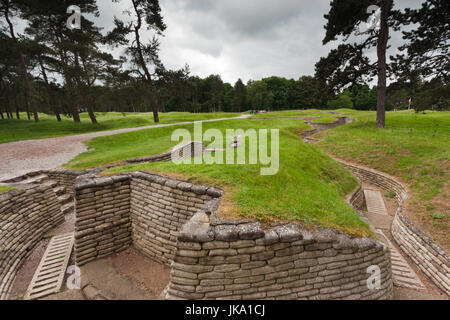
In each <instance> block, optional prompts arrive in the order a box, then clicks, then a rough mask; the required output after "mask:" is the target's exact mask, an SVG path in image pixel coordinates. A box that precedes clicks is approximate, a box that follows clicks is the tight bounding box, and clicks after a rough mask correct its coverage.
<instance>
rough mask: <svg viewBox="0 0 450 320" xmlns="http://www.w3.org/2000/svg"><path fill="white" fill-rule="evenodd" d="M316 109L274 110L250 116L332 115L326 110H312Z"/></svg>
mask: <svg viewBox="0 0 450 320" xmlns="http://www.w3.org/2000/svg"><path fill="white" fill-rule="evenodd" d="M314 111H317V110H308V111H307V110H301V111H275V112H267V113H258V114H254V115H252V118H279V117H319V116H332V115H333V114H332V113H327V111H323V113H321V112H314Z"/></svg>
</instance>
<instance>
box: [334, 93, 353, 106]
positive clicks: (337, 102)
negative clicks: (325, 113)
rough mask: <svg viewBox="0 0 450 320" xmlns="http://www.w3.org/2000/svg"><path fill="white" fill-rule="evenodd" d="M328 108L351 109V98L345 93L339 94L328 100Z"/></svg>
mask: <svg viewBox="0 0 450 320" xmlns="http://www.w3.org/2000/svg"><path fill="white" fill-rule="evenodd" d="M328 108H330V109H342V108H348V109H353V102H352V99H351V98H350V97H349V96H347V95H340V96H338V97H337V99H334V100H330V101H328Z"/></svg>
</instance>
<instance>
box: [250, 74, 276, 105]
mask: <svg viewBox="0 0 450 320" xmlns="http://www.w3.org/2000/svg"><path fill="white" fill-rule="evenodd" d="M247 100H248V101H249V102H250V104H251V105H250V107H251V108H252V109H271V108H272V106H273V102H274V94H273V93H272V92H271V91H270V90H269V89H268V87H267V83H266V82H264V81H262V80H261V81H249V83H248V84H247Z"/></svg>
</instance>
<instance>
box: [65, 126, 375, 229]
mask: <svg viewBox="0 0 450 320" xmlns="http://www.w3.org/2000/svg"><path fill="white" fill-rule="evenodd" d="M182 127H183V128H186V129H188V130H190V131H192V130H193V126H192V125H188V126H182ZM209 128H215V129H218V130H220V131H221V132H223V133H225V132H226V131H225V130H226V129H237V128H241V129H243V130H247V129H250V128H255V129H263V128H279V129H280V166H279V171H278V173H277V174H276V175H273V176H262V175H260V168H261V165H260V164H254V165H253V164H248V161H246V163H247V164H242V165H241V164H233V165H219V164H202V165H195V164H181V165H176V164H174V163H172V162H164V163H146V164H138V165H127V166H124V167H118V168H114V169H111V170H109V171H108V173H118V172H128V171H137V170H150V171H157V172H161V173H166V174H167V173H169V174H176V175H177V176H180V177H183V178H185V179H191V180H197V181H203V182H206V183H209V184H212V185H219V186H221V187H222V188H224V189H225V190H226V191H227V198H226V199H225V200H224V203H227V208H226V210H229V211H227V212H228V213H230V212H231V213H232V214H235V213H237V214H239V215H240V216H244V217H252V218H257V219H259V220H261V221H266V222H272V221H274V220H278V219H282V220H296V221H301V222H303V224H304V225H305V226H306V227H312V226H322V227H324V226H327V227H334V228H337V229H340V230H343V231H346V232H349V233H352V234H357V235H371V232H370V229H369V227H368V225H367V224H366V223H365V222H363V221H362V220H361V219H360V217H359V216H358V215H357V214H356V213H355V211H354V210H353V208H351V207H350V206H349V205H347V204H346V203H345V201H344V196H345V195H347V194H348V193H350V192H351V191H352V190H354V189H355V187H356V186H357V181H356V179H355V178H354V177H353V176H351V174H350V173H349V172H348V171H347V170H345V169H344V168H343V167H342V166H341V165H339V164H338V163H336V162H335V161H334V160H332V159H331V158H330V157H328V156H327V155H326V154H324V153H323V152H322V151H320V150H318V149H317V148H315V147H312V146H309V145H307V144H305V143H303V142H302V141H301V139H300V138H299V137H298V133H299V132H301V131H302V130H305V129H307V128H309V127H308V126H307V125H305V124H304V123H303V121H301V120H294V119H282V120H275V119H272V120H258V121H256V120H232V121H223V122H217V123H204V124H203V130H206V129H209ZM174 129H175V128H173V127H172V128H158V129H152V130H143V131H139V132H131V133H126V134H121V135H116V136H114V137H115V138H108V137H100V138H96V139H93V140H92V141H91V142H90V143H89V146H90V147H95V148H96V150H95V151H91V152H88V153H85V154H82V155H80V156H79V157H78V158H77V159H75V160H74V161H72V162H71V163H69V164H68V165H69V166H71V167H75V168H79V167H86V166H91V165H98V164H100V163H105V162H106V161H108V162H111V161H118V160H123V159H126V158H129V157H131V156H141V155H144V154H155V153H159V152H161V151H165V150H167V149H168V148H170V147H171V146H173V145H174V144H176V142H170V135H171V132H172V131H173V130H174ZM247 141H248V139H247ZM216 146H217V144H216ZM245 147H246V148H247V149H246V150H247V154H248V152H249V147H248V142H247V143H246V144H245ZM241 148H243V146H242V147H241ZM269 150H270V149H269ZM217 156H222V157H223V156H224V154H223V153H221V152H219V153H218V154H217ZM263 167H265V166H263Z"/></svg>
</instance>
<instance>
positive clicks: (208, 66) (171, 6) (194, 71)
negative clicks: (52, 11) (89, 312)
mask: <svg viewBox="0 0 450 320" xmlns="http://www.w3.org/2000/svg"><path fill="white" fill-rule="evenodd" d="M422 1H423V0H396V1H394V2H395V3H396V6H397V7H396V8H399V9H401V8H404V7H406V6H409V7H418V6H419V5H420V3H421V2H422ZM97 4H98V7H99V11H100V17H99V18H97V19H96V20H97V24H98V25H99V26H102V27H104V31H105V32H106V31H109V30H111V29H112V28H113V18H114V16H117V17H120V18H122V19H125V20H126V19H127V18H126V15H124V14H123V11H124V10H126V9H129V8H131V7H130V5H131V1H130V0H119V2H118V3H113V1H112V0H98V1H97ZM160 5H161V9H162V15H163V18H164V22H165V23H166V25H167V29H166V31H165V32H164V37H162V38H161V39H160V41H161V51H160V58H161V60H162V62H163V63H164V65H165V66H166V68H167V69H180V68H183V67H184V66H185V64H188V65H189V67H190V70H191V75H198V76H200V77H206V76H208V75H210V74H219V75H220V76H221V77H222V79H223V80H224V81H225V82H230V83H232V84H234V83H235V82H236V81H237V80H238V78H241V79H242V80H243V81H244V82H247V81H248V80H250V79H252V80H259V79H261V78H264V77H268V76H273V75H276V76H281V77H286V78H289V79H290V78H293V79H298V78H299V77H300V76H302V75H313V74H314V65H315V63H316V62H317V61H319V59H320V57H323V56H327V54H328V53H329V51H330V50H331V49H332V48H335V47H337V46H338V45H339V44H340V43H339V42H338V41H336V42H333V43H330V44H327V45H326V46H323V45H322V40H323V38H324V36H325V29H324V25H325V22H326V21H325V18H324V17H323V16H324V14H326V13H327V12H328V11H329V8H330V0H315V1H314V0H160ZM143 36H144V38H147V39H148V38H151V37H152V36H153V34H152V32H151V31H146V30H145V31H144V32H143ZM401 43H402V39H401V34H399V33H397V34H392V39H391V40H390V45H391V46H392V49H390V51H389V52H388V55H389V54H393V53H395V48H397V47H398V46H399V45H400V44H401ZM111 51H112V52H113V54H114V55H115V56H118V55H120V54H122V53H123V49H117V48H116V49H111ZM372 51H373V52H369V55H370V56H372V57H375V56H376V51H375V48H374V49H373V50H372Z"/></svg>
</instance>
